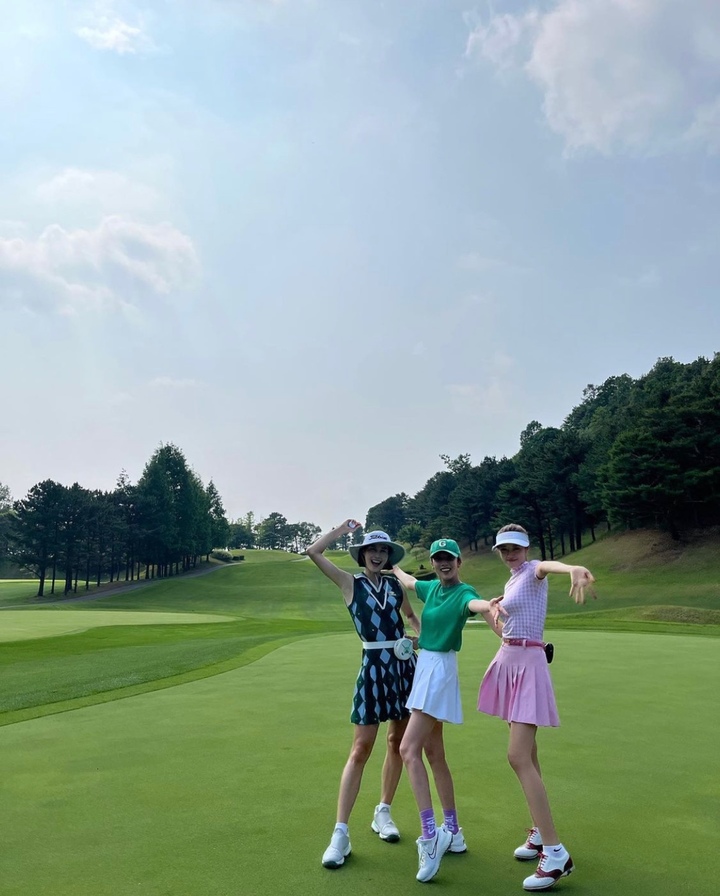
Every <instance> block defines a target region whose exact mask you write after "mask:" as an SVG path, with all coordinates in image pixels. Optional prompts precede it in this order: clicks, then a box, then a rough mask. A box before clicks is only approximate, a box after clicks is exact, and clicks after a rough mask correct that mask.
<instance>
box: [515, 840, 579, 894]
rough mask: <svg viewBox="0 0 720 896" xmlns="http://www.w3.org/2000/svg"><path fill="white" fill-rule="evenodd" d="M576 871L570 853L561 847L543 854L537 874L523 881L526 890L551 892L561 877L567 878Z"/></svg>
mask: <svg viewBox="0 0 720 896" xmlns="http://www.w3.org/2000/svg"><path fill="white" fill-rule="evenodd" d="M574 870H575V866H574V865H573V860H572V858H571V856H570V853H569V852H568V851H567V850H566V849H565V847H561V848H560V849H559V850H557V851H556V850H552V852H551V853H549V854H548V853H542V854H541V856H540V862H539V864H538V866H537V870H536V871H535V874H533V875H531V876H530V877H526V878H525V880H524V881H523V889H524V890H530V891H535V890H549V889H550V887H554V886H555V884H556V883H557V882H558V881H559V880H560V878H561V877H567V876H568V874H572V872H573V871H574Z"/></svg>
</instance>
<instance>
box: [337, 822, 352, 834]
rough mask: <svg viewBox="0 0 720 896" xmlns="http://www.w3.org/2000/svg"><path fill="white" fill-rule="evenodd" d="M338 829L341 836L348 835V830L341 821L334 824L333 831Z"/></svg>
mask: <svg viewBox="0 0 720 896" xmlns="http://www.w3.org/2000/svg"><path fill="white" fill-rule="evenodd" d="M338 828H340V830H341V831H342V832H343V834H350V830H349V828H348V826H347V825H346V824H343V823H342V822H341V821H338V822H337V823H336V824H335V830H337V829H338Z"/></svg>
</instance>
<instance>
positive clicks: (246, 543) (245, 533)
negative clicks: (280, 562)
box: [227, 511, 321, 554]
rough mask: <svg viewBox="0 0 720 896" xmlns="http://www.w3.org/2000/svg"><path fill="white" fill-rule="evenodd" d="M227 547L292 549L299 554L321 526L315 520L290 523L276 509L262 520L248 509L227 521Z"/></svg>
mask: <svg viewBox="0 0 720 896" xmlns="http://www.w3.org/2000/svg"><path fill="white" fill-rule="evenodd" d="M228 529H229V534H228V542H227V543H228V547H230V548H264V549H266V550H280V551H293V552H294V553H296V554H301V553H302V552H303V551H304V550H305V548H306V547H308V545H311V544H312V543H313V542H314V541H315V539H316V538H317V537H318V536H319V535H320V533H321V529H320V527H319V526H316V525H315V524H314V523H306V522H302V523H289V522H288V521H287V519H286V518H285V517H284V516H283V515H282V514H281V513H277V512H273V513H270V514H268V516H267V517H266V518H265V519H264V520H256V519H255V514H254V513H253V512H252V511H250V512H248V513H246V514H245V516H243V517H240V518H239V519H237V520H232V521H231V522H230V524H229V527H228Z"/></svg>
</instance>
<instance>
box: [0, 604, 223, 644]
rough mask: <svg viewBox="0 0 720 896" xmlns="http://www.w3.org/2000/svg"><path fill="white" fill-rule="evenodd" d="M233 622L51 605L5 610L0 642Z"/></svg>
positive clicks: (196, 615)
mask: <svg viewBox="0 0 720 896" xmlns="http://www.w3.org/2000/svg"><path fill="white" fill-rule="evenodd" d="M226 621H234V617H232V616H218V615H215V614H205V615H201V614H199V613H153V612H140V611H138V612H133V611H132V610H108V609H103V612H102V613H98V612H93V611H91V610H82V609H78V608H73V610H72V611H70V612H68V611H67V610H66V609H65V608H62V609H58V608H55V607H48V608H44V609H42V610H41V609H38V610H35V611H34V612H32V613H30V612H28V611H27V610H5V612H4V613H3V615H2V628H0V642H2V641H26V640H28V639H31V638H51V637H57V636H58V635H67V634H74V633H77V632H82V631H86V630H87V629H89V628H97V627H98V626H110V625H152V624H153V623H154V624H156V625H190V624H195V625H196V624H197V623H200V622H226Z"/></svg>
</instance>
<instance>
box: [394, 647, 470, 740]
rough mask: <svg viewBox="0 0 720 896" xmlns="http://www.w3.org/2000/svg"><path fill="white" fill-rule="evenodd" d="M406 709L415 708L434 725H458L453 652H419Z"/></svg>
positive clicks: (457, 686) (457, 683)
mask: <svg viewBox="0 0 720 896" xmlns="http://www.w3.org/2000/svg"><path fill="white" fill-rule="evenodd" d="M407 707H408V709H409V710H413V709H419V710H420V711H421V712H424V713H427V715H429V716H432V717H433V718H434V719H437V720H438V722H450V723H451V724H453V725H461V724H462V721H463V712H462V703H461V702H460V680H459V678H458V661H457V653H456V652H455V651H454V650H450V651H447V652H445V651H443V652H439V651H436V650H421V651H420V653H419V655H418V661H417V666H416V668H415V678H414V679H413V686H412V690H411V691H410V696H409V697H408V702H407Z"/></svg>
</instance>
